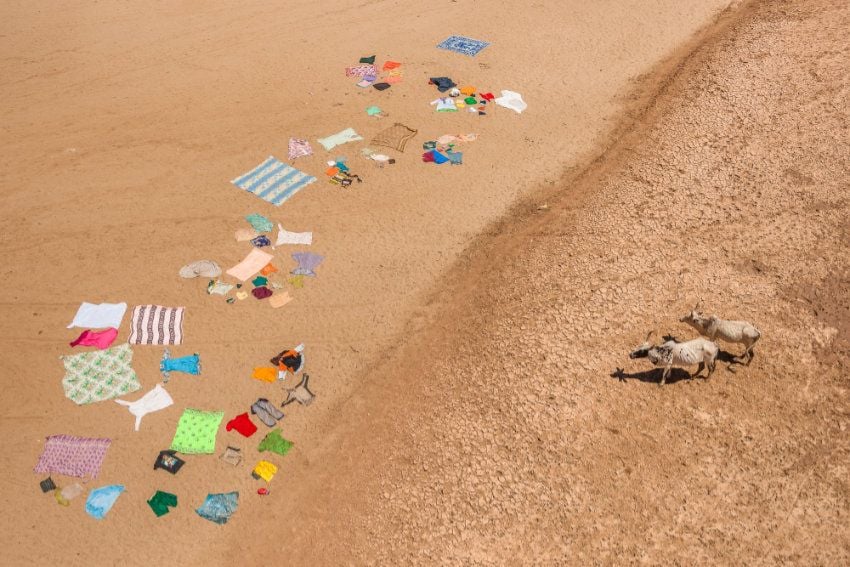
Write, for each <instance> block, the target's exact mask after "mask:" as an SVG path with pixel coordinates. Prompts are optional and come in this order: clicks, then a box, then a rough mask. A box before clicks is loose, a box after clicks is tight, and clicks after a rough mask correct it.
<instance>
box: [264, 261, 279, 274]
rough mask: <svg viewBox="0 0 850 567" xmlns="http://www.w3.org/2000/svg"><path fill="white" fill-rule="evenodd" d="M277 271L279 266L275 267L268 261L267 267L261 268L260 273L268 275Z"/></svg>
mask: <svg viewBox="0 0 850 567" xmlns="http://www.w3.org/2000/svg"><path fill="white" fill-rule="evenodd" d="M276 271H277V268H275V267H274V265H273V264H271V263H268V264H266V267H265V268H263V269H262V270H260V273H261V274H263V275H264V276H267V275H269V274H273V273H275V272H276Z"/></svg>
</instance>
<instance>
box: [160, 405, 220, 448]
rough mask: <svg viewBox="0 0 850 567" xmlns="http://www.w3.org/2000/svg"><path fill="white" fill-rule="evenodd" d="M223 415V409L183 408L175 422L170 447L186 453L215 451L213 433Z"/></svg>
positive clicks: (214, 433)
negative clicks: (178, 419)
mask: <svg viewBox="0 0 850 567" xmlns="http://www.w3.org/2000/svg"><path fill="white" fill-rule="evenodd" d="M223 417H224V412H223V411H201V410H196V409H187V410H185V411H184V412H183V415H181V416H180V421H178V422H177V431H176V432H175V433H174V439H173V440H172V441H171V447H170V449H171V450H172V451H177V452H179V453H186V454H199V453H205V454H209V453H213V452H215V435H216V433H217V432H218V426H219V425H220V424H221V420H222V418H223Z"/></svg>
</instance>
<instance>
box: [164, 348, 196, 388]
mask: <svg viewBox="0 0 850 567" xmlns="http://www.w3.org/2000/svg"><path fill="white" fill-rule="evenodd" d="M159 371H160V372H162V376H163V377H164V378H165V380H166V381H167V380H168V378H169V377H170V376H171V372H172V371H174V372H184V373H186V374H194V375H195V376H197V375H198V374H200V373H201V357H200V356H199V355H197V354H192V355H189V356H181V357H179V358H171V353H170V352H169V350H168V349H165V353H164V354H163V355H162V360H161V361H160V363H159Z"/></svg>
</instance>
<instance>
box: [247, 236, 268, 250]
mask: <svg viewBox="0 0 850 567" xmlns="http://www.w3.org/2000/svg"><path fill="white" fill-rule="evenodd" d="M271 243H272V241H271V240H269V237H268V236H266V235H265V234H261V235H260V236H258V237H256V238H252V239H251V244H253V245H254V246H256V247H257V248H262V247H263V246H268V245H270V244H271Z"/></svg>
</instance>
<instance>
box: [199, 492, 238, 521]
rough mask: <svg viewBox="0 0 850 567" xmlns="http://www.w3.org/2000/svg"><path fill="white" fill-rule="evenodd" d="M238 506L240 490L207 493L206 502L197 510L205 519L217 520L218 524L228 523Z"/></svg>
mask: <svg viewBox="0 0 850 567" xmlns="http://www.w3.org/2000/svg"><path fill="white" fill-rule="evenodd" d="M238 506H239V493H238V492H235V491H234V492H226V493H223V494H207V498H206V500H204V503H203V504H201V507H200V508H198V509H197V510H195V512H197V513H198V515H199V516H200V517H202V518H204V519H205V520H209V521H211V522H215V523H216V524H226V523H227V520H229V519H230V516H231V515H232V514H233V512H235V511H236V508H237V507H238Z"/></svg>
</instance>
